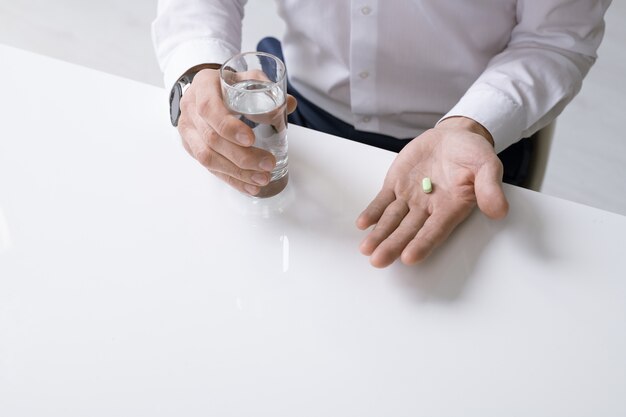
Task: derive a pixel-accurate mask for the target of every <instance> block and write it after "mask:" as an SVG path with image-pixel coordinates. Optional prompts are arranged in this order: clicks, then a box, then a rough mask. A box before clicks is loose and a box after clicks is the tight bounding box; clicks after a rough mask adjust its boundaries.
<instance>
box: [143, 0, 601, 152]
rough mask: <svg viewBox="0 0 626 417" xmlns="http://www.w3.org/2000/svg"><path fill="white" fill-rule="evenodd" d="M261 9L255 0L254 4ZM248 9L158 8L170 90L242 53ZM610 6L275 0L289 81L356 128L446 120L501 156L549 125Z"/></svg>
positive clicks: (396, 128)
mask: <svg viewBox="0 0 626 417" xmlns="http://www.w3.org/2000/svg"><path fill="white" fill-rule="evenodd" d="M252 1H255V0H252ZM246 2H247V0H160V1H159V8H158V16H157V18H156V20H155V21H154V23H153V28H152V29H153V39H154V43H155V49H156V51H157V56H158V60H159V62H160V65H161V68H162V70H163V71H164V73H165V84H166V87H167V88H171V86H172V85H173V83H174V82H175V81H176V80H177V79H178V78H179V77H180V76H181V75H182V74H183V73H184V72H185V71H186V70H188V69H189V68H191V67H193V66H195V65H197V64H200V63H223V62H225V61H226V60H227V59H228V58H230V57H231V56H232V55H234V54H235V53H237V52H239V49H240V47H241V46H240V45H241V21H242V18H243V13H244V6H245V3H246ZM610 3H611V0H446V1H443V0H314V1H313V0H277V5H278V11H279V14H280V16H281V17H282V18H283V19H284V21H285V23H286V26H287V30H286V33H285V35H284V37H283V39H282V42H283V49H284V55H285V62H286V65H287V69H288V73H289V79H290V82H291V83H292V84H293V86H294V87H295V88H296V89H297V90H298V91H299V92H300V93H302V95H304V96H305V97H306V98H307V99H308V100H310V101H311V102H313V103H314V104H316V105H318V106H319V107H321V108H322V109H324V110H326V111H328V112H329V113H331V114H333V115H335V116H336V117H338V118H339V119H341V120H343V121H345V122H347V123H350V124H351V125H353V126H354V127H355V128H356V129H359V130H363V131H369V132H376V133H382V134H386V135H389V136H393V137H396V138H412V137H415V136H417V135H419V134H420V133H422V132H423V131H424V130H426V129H428V128H430V127H432V126H434V125H435V124H436V123H437V121H439V120H441V119H442V118H446V117H450V116H466V117H469V118H472V119H474V120H476V121H477V122H479V123H481V124H482V125H483V126H484V127H485V128H487V129H488V130H489V132H490V133H491V134H492V135H493V138H494V141H495V143H496V150H497V151H498V152H499V151H501V150H503V149H505V148H506V147H508V146H509V145H511V144H512V143H514V142H516V141H517V140H519V139H520V138H522V137H527V136H530V135H531V134H532V133H534V132H535V131H537V130H539V129H540V128H542V127H544V126H545V125H547V124H549V123H550V122H551V121H552V120H553V119H554V118H555V117H556V116H557V115H558V114H559V113H560V112H561V111H562V110H563V108H564V107H565V105H566V104H567V103H568V102H569V101H570V100H571V99H572V98H573V97H574V96H575V95H576V94H577V93H578V91H579V90H580V87H581V84H582V79H583V77H584V76H585V75H586V74H587V72H588V71H589V68H590V67H591V65H592V64H593V62H594V61H595V59H596V50H597V48H598V46H599V44H600V41H601V39H602V36H603V33H604V21H603V17H604V13H605V11H606V9H607V8H608V7H609V5H610Z"/></svg>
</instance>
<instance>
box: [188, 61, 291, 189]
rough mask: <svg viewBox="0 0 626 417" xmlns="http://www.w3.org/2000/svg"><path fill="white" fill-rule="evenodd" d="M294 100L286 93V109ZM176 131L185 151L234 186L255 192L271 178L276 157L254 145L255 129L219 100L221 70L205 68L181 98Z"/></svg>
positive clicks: (220, 95) (288, 110)
mask: <svg viewBox="0 0 626 417" xmlns="http://www.w3.org/2000/svg"><path fill="white" fill-rule="evenodd" d="M295 108H296V100H295V99H294V98H293V97H291V96H288V97H287V112H288V113H291V112H292V111H294V110H295ZM180 111H181V113H180V118H179V119H178V132H179V133H180V136H181V138H182V142H183V146H184V147H185V149H186V150H187V152H188V153H189V154H190V155H191V156H193V157H194V158H195V159H197V160H198V162H200V163H201V164H202V165H203V166H204V167H206V168H207V169H208V170H209V171H210V172H211V173H213V174H214V175H215V176H217V177H218V178H220V179H222V180H223V181H225V182H226V183H228V184H229V185H231V186H232V187H234V188H236V189H237V190H239V191H241V192H243V193H246V194H250V195H256V194H258V193H259V191H260V187H263V186H265V185H267V184H268V183H269V181H270V172H271V171H272V169H274V166H275V165H276V158H274V156H273V155H272V154H271V153H270V152H268V151H265V150H262V149H259V148H255V147H253V146H252V145H253V144H254V133H253V132H252V129H250V127H248V126H247V125H246V124H245V123H243V122H242V121H240V120H239V119H238V118H237V117H236V116H235V115H233V114H232V113H231V112H230V111H229V110H228V109H227V108H226V106H225V105H224V102H223V101H222V92H221V87H220V73H219V70H215V69H204V70H202V71H200V72H199V73H198V74H196V76H195V77H194V79H193V82H192V83H191V86H190V87H189V88H188V89H187V91H186V92H185V94H184V95H183V98H182V99H181V101H180Z"/></svg>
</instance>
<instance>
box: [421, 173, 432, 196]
mask: <svg viewBox="0 0 626 417" xmlns="http://www.w3.org/2000/svg"><path fill="white" fill-rule="evenodd" d="M422 190H423V191H424V192H425V193H426V194H429V193H431V192H432V191H433V183H432V182H430V178H428V177H426V178H424V179H423V180H422Z"/></svg>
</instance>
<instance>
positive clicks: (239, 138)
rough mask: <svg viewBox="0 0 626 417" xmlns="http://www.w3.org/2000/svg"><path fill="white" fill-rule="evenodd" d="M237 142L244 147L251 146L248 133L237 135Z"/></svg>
mask: <svg viewBox="0 0 626 417" xmlns="http://www.w3.org/2000/svg"><path fill="white" fill-rule="evenodd" d="M235 140H236V141H237V142H239V143H240V144H242V145H246V146H247V145H250V137H249V136H248V135H247V134H246V133H237V134H236V135H235Z"/></svg>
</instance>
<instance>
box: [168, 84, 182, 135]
mask: <svg viewBox="0 0 626 417" xmlns="http://www.w3.org/2000/svg"><path fill="white" fill-rule="evenodd" d="M182 96H183V89H182V88H181V87H180V83H176V84H174V88H172V92H171V93H170V120H171V121H172V125H173V126H174V127H176V126H178V118H179V117H180V98H181V97H182Z"/></svg>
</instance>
